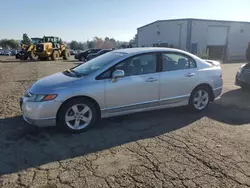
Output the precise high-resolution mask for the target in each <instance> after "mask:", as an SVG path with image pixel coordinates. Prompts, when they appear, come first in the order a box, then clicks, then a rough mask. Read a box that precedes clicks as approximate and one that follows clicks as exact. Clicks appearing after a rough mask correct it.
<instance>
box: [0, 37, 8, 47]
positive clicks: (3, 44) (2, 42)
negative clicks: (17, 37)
mask: <svg viewBox="0 0 250 188" xmlns="http://www.w3.org/2000/svg"><path fill="white" fill-rule="evenodd" d="M0 46H1V47H2V48H8V39H2V40H0Z"/></svg>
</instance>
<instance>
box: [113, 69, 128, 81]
mask: <svg viewBox="0 0 250 188" xmlns="http://www.w3.org/2000/svg"><path fill="white" fill-rule="evenodd" d="M124 76H125V72H124V71H123V70H115V71H114V72H113V73H112V80H111V82H112V83H114V82H116V81H117V79H118V78H121V77H124Z"/></svg>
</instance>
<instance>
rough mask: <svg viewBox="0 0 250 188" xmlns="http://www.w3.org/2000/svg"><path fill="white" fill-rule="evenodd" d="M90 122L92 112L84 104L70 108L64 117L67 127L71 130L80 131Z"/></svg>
mask: <svg viewBox="0 0 250 188" xmlns="http://www.w3.org/2000/svg"><path fill="white" fill-rule="evenodd" d="M91 120H92V110H91V109H90V107H89V106H87V105H86V104H75V105H73V106H71V107H70V108H69V109H68V111H67V112H66V115H65V122H66V124H67V126H68V127H69V128H71V129H73V130H81V129H84V128H85V127H87V126H88V125H89V124H90V122H91Z"/></svg>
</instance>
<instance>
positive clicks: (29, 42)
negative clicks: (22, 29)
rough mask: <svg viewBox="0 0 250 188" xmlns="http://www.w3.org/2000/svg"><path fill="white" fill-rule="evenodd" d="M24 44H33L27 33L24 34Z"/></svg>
mask: <svg viewBox="0 0 250 188" xmlns="http://www.w3.org/2000/svg"><path fill="white" fill-rule="evenodd" d="M22 43H23V44H31V40H30V38H29V37H28V35H27V34H26V33H24V34H23V40H22Z"/></svg>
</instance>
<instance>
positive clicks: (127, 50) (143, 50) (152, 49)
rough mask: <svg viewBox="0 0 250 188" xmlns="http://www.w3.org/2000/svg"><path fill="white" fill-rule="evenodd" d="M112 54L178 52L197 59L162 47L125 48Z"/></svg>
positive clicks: (189, 54)
mask: <svg viewBox="0 0 250 188" xmlns="http://www.w3.org/2000/svg"><path fill="white" fill-rule="evenodd" d="M113 52H120V53H126V54H129V55H136V54H141V53H150V52H180V53H183V54H186V55H188V56H191V57H193V58H197V56H195V55H193V54H191V53H189V52H187V51H184V50H179V49H176V48H164V47H142V48H125V49H119V50H114V51H113Z"/></svg>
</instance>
